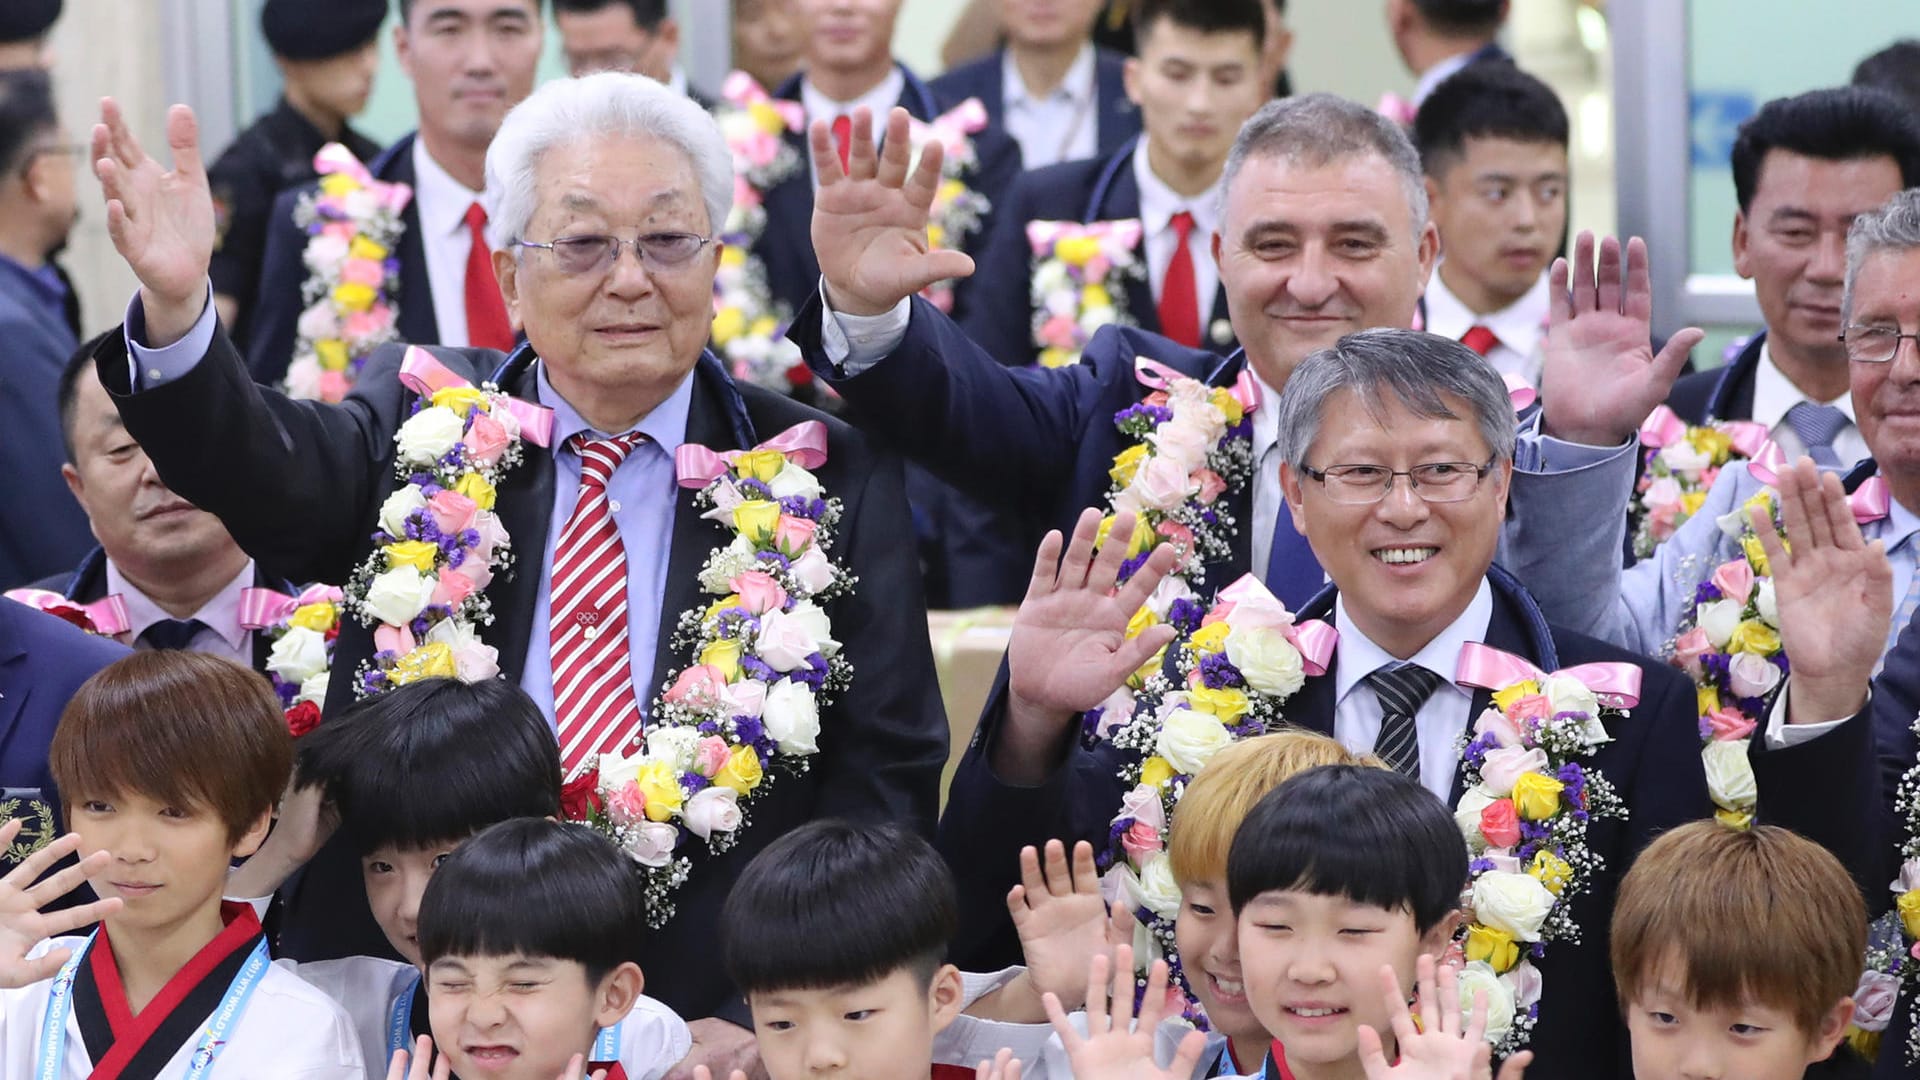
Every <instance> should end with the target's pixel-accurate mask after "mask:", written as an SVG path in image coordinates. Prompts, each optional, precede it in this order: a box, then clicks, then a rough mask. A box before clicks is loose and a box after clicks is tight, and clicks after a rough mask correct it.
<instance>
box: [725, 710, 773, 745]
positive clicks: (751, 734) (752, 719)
mask: <svg viewBox="0 0 1920 1080" xmlns="http://www.w3.org/2000/svg"><path fill="white" fill-rule="evenodd" d="M766 731H767V729H766V726H765V725H763V724H762V723H761V722H760V718H759V717H757V716H736V717H734V718H733V733H734V735H735V736H736V737H737V738H739V740H740V741H741V742H743V743H757V742H759V741H760V740H761V739H762V738H764V737H765V736H766Z"/></svg>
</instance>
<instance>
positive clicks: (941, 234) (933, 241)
mask: <svg viewBox="0 0 1920 1080" xmlns="http://www.w3.org/2000/svg"><path fill="white" fill-rule="evenodd" d="M946 242H947V228H946V226H944V225H941V224H939V223H937V222H936V223H934V224H932V225H928V226H927V248H928V249H929V250H932V251H938V250H940V249H941V248H942V247H944V246H946Z"/></svg>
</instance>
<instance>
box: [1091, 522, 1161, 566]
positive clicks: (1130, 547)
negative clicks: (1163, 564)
mask: <svg viewBox="0 0 1920 1080" xmlns="http://www.w3.org/2000/svg"><path fill="white" fill-rule="evenodd" d="M1112 531H1113V515H1112V514H1108V515H1107V516H1106V517H1103V518H1101V519H1100V531H1099V532H1097V533H1095V534H1094V535H1093V546H1094V549H1095V550H1098V549H1099V548H1101V547H1103V546H1105V544H1106V542H1107V534H1108V533H1110V532H1112ZM1155 539H1156V537H1155V536H1154V532H1153V529H1151V528H1149V527H1148V525H1147V523H1146V522H1144V521H1139V520H1135V521H1134V523H1133V538H1132V539H1130V540H1128V541H1127V558H1129V559H1131V558H1134V557H1136V556H1138V555H1139V554H1140V553H1141V552H1143V551H1145V550H1147V549H1148V548H1150V547H1152V546H1153V543H1154V540H1155Z"/></svg>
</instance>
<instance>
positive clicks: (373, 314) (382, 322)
mask: <svg viewBox="0 0 1920 1080" xmlns="http://www.w3.org/2000/svg"><path fill="white" fill-rule="evenodd" d="M388 310H390V309H388V308H386V307H385V306H384V305H379V304H376V305H374V306H373V307H371V308H368V309H367V310H365V311H356V312H354V313H353V314H351V315H348V316H347V320H346V324H345V326H344V327H343V330H344V331H345V333H346V335H347V337H348V338H350V339H352V340H354V341H365V340H366V339H368V338H370V337H374V336H376V335H378V334H381V333H384V332H385V331H386V329H387V327H388V326H389V325H391V324H392V320H391V319H390V318H387V317H386V315H385V313H386V312H387V311H388Z"/></svg>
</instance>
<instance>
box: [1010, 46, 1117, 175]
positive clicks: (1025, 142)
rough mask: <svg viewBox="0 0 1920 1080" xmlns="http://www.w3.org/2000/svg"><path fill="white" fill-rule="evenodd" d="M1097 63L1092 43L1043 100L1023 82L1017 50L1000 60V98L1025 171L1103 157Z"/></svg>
mask: <svg viewBox="0 0 1920 1080" xmlns="http://www.w3.org/2000/svg"><path fill="white" fill-rule="evenodd" d="M1093 61H1094V54H1093V44H1092V43H1091V42H1089V43H1087V44H1085V45H1082V46H1081V47H1080V55H1079V56H1077V57H1075V58H1074V61H1073V66H1072V67H1070V68H1068V69H1067V74H1066V77H1065V78H1064V79H1062V80H1060V85H1059V86H1056V87H1054V88H1053V92H1052V93H1049V94H1047V95H1046V96H1045V97H1040V96H1038V95H1036V94H1034V93H1033V91H1031V90H1029V89H1028V88H1027V81H1026V80H1025V79H1023V78H1021V77H1020V67H1019V65H1017V64H1015V63H1014V61H1013V50H1011V49H1008V50H1006V51H1004V52H1002V53H1001V54H1000V95H1001V97H1002V99H1003V100H1004V101H1005V103H1006V104H1005V111H1004V115H1003V116H1002V117H1001V123H1002V124H1003V125H1004V126H1005V127H1006V129H1007V134H1009V135H1011V136H1013V138H1014V141H1015V142H1017V143H1019V144H1020V160H1021V164H1022V167H1024V168H1028V169H1037V168H1040V167H1041V166H1042V165H1056V164H1058V163H1060V162H1062V161H1078V160H1079V159H1081V158H1090V157H1092V156H1093V155H1094V154H1095V153H1097V152H1098V151H1099V148H1100V140H1099V127H1100V125H1099V122H1098V120H1097V119H1096V117H1095V113H1096V112H1097V109H1096V108H1095V101H1094V99H1095V95H1096V93H1097V89H1096V87H1095V85H1094V74H1095V71H1094V62H1093Z"/></svg>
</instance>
